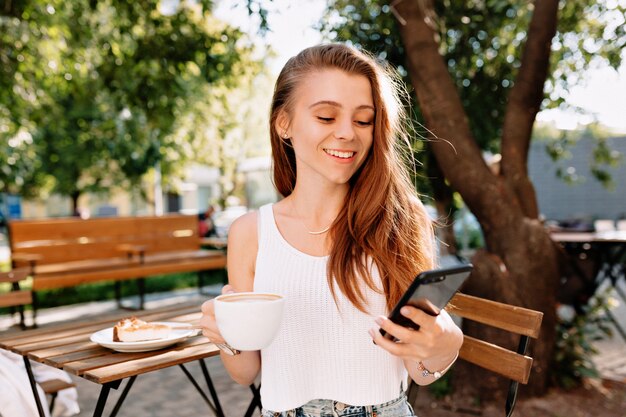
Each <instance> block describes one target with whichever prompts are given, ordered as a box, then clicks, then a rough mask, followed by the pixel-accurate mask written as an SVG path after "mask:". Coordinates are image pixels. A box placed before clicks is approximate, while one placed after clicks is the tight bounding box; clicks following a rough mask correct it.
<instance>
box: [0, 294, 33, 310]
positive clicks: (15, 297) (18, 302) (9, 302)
mask: <svg viewBox="0 0 626 417" xmlns="http://www.w3.org/2000/svg"><path fill="white" fill-rule="evenodd" d="M32 302H33V295H32V293H31V292H30V291H26V290H22V291H10V292H7V293H4V294H0V307H15V306H22V305H25V304H30V303H32Z"/></svg>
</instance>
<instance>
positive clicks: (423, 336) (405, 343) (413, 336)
mask: <svg viewBox="0 0 626 417" xmlns="http://www.w3.org/2000/svg"><path fill="white" fill-rule="evenodd" d="M401 314H402V315H403V316H405V317H407V318H408V319H410V320H411V321H412V322H414V323H415V324H417V325H419V330H414V329H411V328H408V327H402V326H400V325H398V324H395V323H393V322H392V321H391V320H389V319H388V318H387V317H383V316H379V317H377V318H376V323H377V324H378V325H379V326H380V328H382V329H383V330H385V331H386V332H387V333H389V334H390V335H392V336H394V337H395V338H396V339H398V341H397V342H394V341H392V340H389V339H387V338H385V337H383V336H382V335H381V334H380V332H379V331H378V329H370V336H372V339H373V340H374V342H375V343H376V344H377V345H378V346H379V347H381V348H383V349H385V350H386V351H388V352H389V353H391V354H392V355H395V356H398V357H400V358H402V359H404V360H409V361H412V362H415V363H417V362H420V361H425V360H428V361H429V362H432V363H435V364H436V363H438V362H443V363H444V366H445V364H448V363H449V362H451V361H452V360H453V358H454V356H455V355H456V353H457V352H458V351H459V349H460V348H461V345H462V344H463V332H462V331H461V329H459V327H458V326H457V325H456V324H455V323H454V321H452V318H451V317H450V315H449V314H448V313H447V312H446V311H445V310H441V312H440V313H439V315H437V316H431V315H429V314H427V313H425V312H424V311H422V310H420V309H418V308H415V307H411V306H405V307H402V310H401ZM446 361H447V362H446ZM442 367H443V366H442Z"/></svg>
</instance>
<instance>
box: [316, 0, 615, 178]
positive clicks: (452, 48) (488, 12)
mask: <svg viewBox="0 0 626 417" xmlns="http://www.w3.org/2000/svg"><path fill="white" fill-rule="evenodd" d="M388 3H389V2H387V1H385V0H359V1H352V0H329V1H328V8H327V11H326V16H325V17H324V19H323V21H322V22H320V28H321V30H322V31H323V32H324V33H325V35H326V37H327V38H328V39H330V40H336V41H347V42H349V43H352V44H354V45H356V46H359V47H363V48H365V49H367V50H369V51H372V52H373V53H375V54H376V55H377V56H378V57H379V58H381V59H383V60H386V61H388V62H390V63H391V64H392V65H393V66H395V67H396V68H398V70H399V72H400V73H401V74H403V76H404V77H405V82H406V83H407V85H409V86H410V80H409V79H408V76H407V70H406V62H407V59H406V51H405V50H404V46H403V44H402V42H401V39H400V35H399V30H398V24H397V18H396V16H394V14H393V10H392V9H391V8H390V6H389V5H388ZM533 9H534V6H533V4H532V2H526V1H514V0H490V1H482V2H479V1H464V2H455V1H450V0H441V1H437V2H434V10H435V13H434V15H432V16H428V18H429V20H430V22H431V24H432V25H433V26H434V27H435V29H436V32H437V35H438V40H439V44H440V52H441V54H442V55H443V56H444V59H445V61H446V62H447V64H448V71H449V73H450V75H451V77H452V79H453V81H454V82H455V83H456V86H457V91H458V93H459V97H460V99H461V102H462V104H463V106H464V109H465V112H466V114H467V118H468V122H469V125H470V129H471V131H472V134H473V137H474V138H476V141H477V143H478V144H479V146H480V147H481V148H482V149H484V150H487V151H490V152H493V153H497V152H499V148H500V137H501V133H502V132H501V130H502V124H503V121H504V114H505V108H506V104H507V98H508V94H509V92H510V90H511V88H512V87H513V85H514V84H515V77H516V76H517V70H518V68H519V66H520V60H521V54H522V52H523V47H524V42H525V41H526V37H527V32H526V31H527V30H528V24H529V21H530V18H531V16H532V11H533ZM624 13H625V7H624V5H623V4H622V3H618V2H614V1H605V0H599V1H592V2H588V1H582V0H576V1H567V2H561V5H560V10H559V21H558V28H557V30H558V33H557V35H556V37H555V38H554V40H553V43H552V56H551V63H552V64H551V66H552V69H551V71H549V75H548V79H547V80H546V87H545V91H546V99H545V100H544V102H543V106H544V107H545V108H552V107H558V106H561V107H563V106H565V103H564V97H565V96H566V95H567V93H568V90H569V89H570V88H571V87H572V86H575V85H577V84H580V83H581V82H582V81H583V80H582V79H581V77H582V74H583V73H584V71H585V69H587V68H590V67H597V66H601V65H610V66H612V67H614V68H617V67H618V66H619V64H620V63H621V58H620V56H621V55H620V53H621V51H622V50H623V49H624V46H625V44H626V36H625V35H626V34H625V30H626V29H625V28H626V25H624V24H623V23H624V17H623V16H624ZM409 88H410V87H409ZM412 96H413V95H412ZM413 106H415V107H417V104H416V103H413ZM414 113H415V114H416V120H417V121H421V117H420V115H419V114H420V113H419V110H415V112H414ZM426 136H427V135H426ZM418 142H421V141H418ZM421 146H423V145H421ZM419 159H420V160H423V161H426V164H428V160H429V158H427V157H426V158H424V157H420V158H419ZM426 167H427V165H426ZM594 173H595V174H596V175H597V177H598V178H599V179H600V180H602V181H606V175H605V174H606V170H603V169H602V168H599V169H594ZM561 174H562V177H563V178H567V175H568V174H567V171H563V172H562V173H561ZM426 177H427V176H426V175H420V176H418V178H422V179H423V178H426Z"/></svg>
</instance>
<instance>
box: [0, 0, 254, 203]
mask: <svg viewBox="0 0 626 417" xmlns="http://www.w3.org/2000/svg"><path fill="white" fill-rule="evenodd" d="M211 4H212V2H210V1H203V2H199V3H198V2H180V4H179V5H178V6H176V7H175V8H174V9H172V10H164V9H162V8H161V2H159V1H158V0H149V1H141V2H126V1H120V0H106V1H99V2H93V1H88V0H78V1H72V2H63V1H60V0H56V1H43V0H31V1H26V2H20V5H19V6H17V5H15V6H11V7H10V8H6V9H4V10H2V11H0V13H2V14H0V62H1V63H2V70H1V71H2V74H1V75H2V78H1V79H0V87H1V88H0V91H1V93H0V115H2V116H3V117H2V119H0V143H2V145H0V190H8V191H11V192H14V193H16V192H20V193H22V194H23V195H34V194H36V193H37V192H38V191H40V190H41V189H45V186H47V188H48V189H49V190H51V191H54V192H58V193H61V194H64V195H67V196H72V197H73V198H74V199H75V198H77V196H78V195H80V194H81V193H84V192H87V191H91V192H99V191H103V190H109V189H111V188H113V187H123V188H126V189H129V188H132V187H136V186H138V185H139V184H140V181H141V179H142V177H143V176H144V175H145V174H146V173H147V172H148V171H149V170H150V169H151V168H153V167H155V166H156V165H157V164H158V165H159V166H160V168H161V171H162V173H163V175H164V176H168V175H170V174H176V173H177V169H179V168H178V167H180V166H181V165H182V164H181V162H185V161H186V160H188V159H190V157H192V156H194V155H195V154H196V153H197V151H198V148H195V149H193V150H189V149H187V148H188V146H187V144H186V143H181V140H180V135H176V132H177V130H178V129H180V124H179V120H181V118H182V117H183V116H184V115H185V114H188V113H189V112H191V111H196V109H197V104H198V103H201V102H203V101H205V100H206V97H207V95H208V94H210V92H211V89H213V88H215V89H228V88H233V87H235V86H237V85H238V82H239V80H240V76H241V74H250V73H254V72H255V71H256V72H258V70H259V68H260V63H259V62H257V61H256V60H254V59H252V58H251V53H252V46H251V42H250V41H248V40H246V39H245V36H244V35H243V34H242V33H241V32H239V31H238V30H236V29H233V28H230V27H228V26H227V25H225V24H223V23H221V22H219V21H217V20H215V19H214V18H212V16H211V14H210V7H211ZM5 143H7V144H8V145H5ZM50 179H52V180H50Z"/></svg>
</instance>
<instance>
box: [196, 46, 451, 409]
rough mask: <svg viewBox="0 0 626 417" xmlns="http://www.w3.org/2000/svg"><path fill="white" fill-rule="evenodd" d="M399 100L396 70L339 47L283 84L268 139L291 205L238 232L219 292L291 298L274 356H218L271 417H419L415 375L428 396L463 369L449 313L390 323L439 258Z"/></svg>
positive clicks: (208, 319)
mask: <svg viewBox="0 0 626 417" xmlns="http://www.w3.org/2000/svg"><path fill="white" fill-rule="evenodd" d="M399 91H400V90H399V88H398V87H397V84H396V83H395V82H394V78H393V76H392V75H391V72H390V71H388V70H386V69H385V68H383V67H382V66H381V65H379V64H378V63H377V62H376V61H375V60H374V59H373V58H372V57H370V56H369V55H367V54H365V53H363V52H359V51H357V50H356V49H354V48H351V47H348V46H345V45H340V44H331V45H321V46H316V47H312V48H308V49H305V50H303V51H302V52H300V53H299V54H298V55H297V56H295V57H293V58H291V59H290V60H289V61H288V62H287V64H286V65H285V67H284V68H283V70H282V71H281V73H280V75H279V77H278V80H277V82H276V87H275V91H274V97H273V102H272V108H271V115H270V131H271V133H270V134H271V144H272V154H273V161H274V166H273V169H274V182H275V185H276V187H277V188H278V191H279V192H280V193H281V194H282V195H283V196H284V199H282V200H281V201H280V202H278V203H275V204H272V205H266V206H264V207H261V208H260V210H259V211H258V212H251V213H248V214H246V215H244V216H242V217H241V218H239V219H238V220H237V221H236V222H235V223H234V224H233V225H232V227H231V229H230V232H229V237H228V275H229V285H227V286H225V287H224V290H223V292H229V291H236V292H239V291H259V292H275V293H280V294H283V295H285V296H286V306H285V317H284V319H283V323H282V327H281V330H280V332H279V334H278V336H277V338H276V339H275V340H274V341H273V343H272V344H271V345H270V346H269V347H268V348H266V349H263V350H262V351H255V352H242V353H241V354H239V355H236V356H228V355H226V354H225V353H223V354H222V360H223V362H224V365H225V367H226V369H227V370H228V372H229V374H230V375H231V377H232V378H233V379H234V380H235V381H237V382H238V383H240V384H244V385H248V384H251V383H252V382H253V381H254V380H255V378H256V377H257V375H258V374H259V372H261V402H262V405H263V413H264V415H267V416H270V415H273V416H278V415H281V414H283V415H285V416H286V415H289V416H294V415H311V416H314V415H324V414H328V413H330V414H333V415H338V416H341V415H350V416H359V415H363V416H366V415H367V416H371V415H376V416H378V417H398V416H410V415H413V411H412V410H411V407H410V405H409V404H408V403H407V401H406V396H405V394H404V393H405V390H406V386H407V374H408V375H409V376H410V377H411V378H412V379H413V380H415V381H416V382H417V383H419V384H422V385H425V384H429V383H431V382H433V381H434V380H435V373H437V375H439V373H442V372H444V371H445V370H447V369H448V368H449V366H450V365H451V364H452V363H453V362H454V360H455V359H456V357H457V354H458V350H459V348H460V346H461V344H462V340H463V335H462V333H461V331H460V329H459V328H458V327H457V326H456V325H455V324H454V323H453V321H452V320H451V318H450V316H449V315H448V314H447V313H446V312H445V311H442V313H441V314H440V315H439V316H436V317H433V316H429V315H428V314H426V313H424V312H422V311H420V310H418V309H415V308H412V307H406V308H405V309H403V314H404V315H405V316H406V317H408V318H409V319H411V320H412V321H414V322H415V323H417V324H419V325H420V329H419V331H415V330H412V329H409V328H404V327H401V326H398V325H395V324H394V323H392V322H391V321H389V320H388V319H386V316H387V314H388V312H389V311H390V310H391V309H392V308H393V306H394V305H395V303H396V302H397V301H398V299H399V298H400V297H401V295H402V294H403V292H404V290H405V289H406V288H407V287H408V286H409V284H410V283H411V281H412V279H413V278H414V277H415V276H416V274H417V273H418V272H420V271H423V270H426V269H430V268H432V267H433V265H434V257H435V251H434V248H433V244H434V237H433V230H432V226H431V224H430V221H429V219H428V217H427V215H426V212H425V210H424V207H423V206H422V204H421V203H420V200H419V199H418V198H417V195H416V192H415V189H414V187H413V186H412V184H411V182H410V179H409V176H408V173H407V172H406V169H405V161H404V160H403V158H402V155H401V154H402V152H401V146H408V145H407V142H406V136H405V134H404V132H403V124H404V122H405V120H404V119H403V117H404V115H403V109H402V104H401V100H400V99H399ZM402 139H405V140H404V141H402ZM202 311H203V319H202V323H203V325H204V326H205V329H204V334H205V336H207V337H208V338H209V339H210V340H211V341H213V342H215V343H222V342H224V341H223V338H222V336H221V335H220V333H219V331H218V329H217V326H216V325H215V317H214V313H213V304H212V301H207V302H206V303H204V305H203V306H202ZM379 328H383V329H384V330H386V331H387V332H388V333H390V334H392V335H393V336H395V337H396V338H397V339H399V340H401V342H392V341H390V340H387V339H385V338H383V337H382V336H381V335H380V333H379V331H378V330H379ZM372 342H374V343H372Z"/></svg>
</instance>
